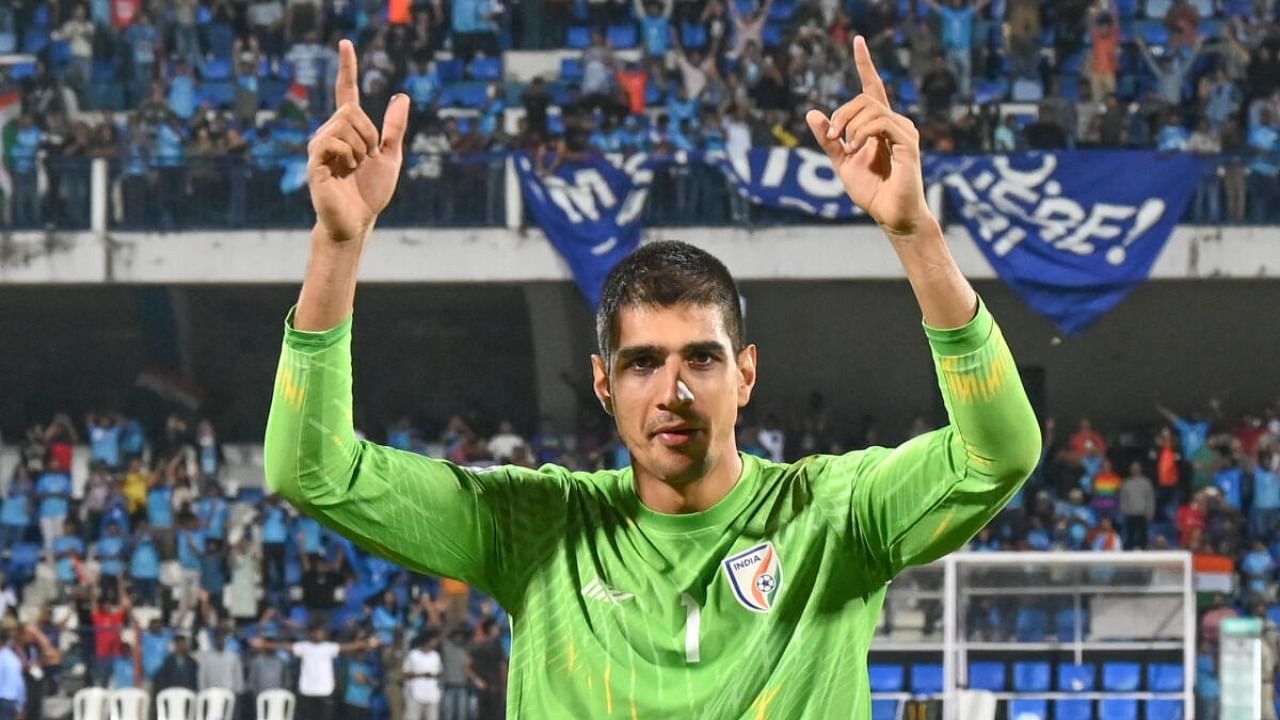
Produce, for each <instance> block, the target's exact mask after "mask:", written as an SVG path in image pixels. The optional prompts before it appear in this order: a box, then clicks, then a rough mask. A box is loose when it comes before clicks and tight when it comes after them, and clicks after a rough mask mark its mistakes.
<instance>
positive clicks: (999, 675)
mask: <svg viewBox="0 0 1280 720" xmlns="http://www.w3.org/2000/svg"><path fill="white" fill-rule="evenodd" d="M1004 685H1005V679H1004V663H1002V662H998V661H997V662H986V661H983V662H971V663H969V687H970V688H972V689H974V690H990V691H992V692H1004Z"/></svg>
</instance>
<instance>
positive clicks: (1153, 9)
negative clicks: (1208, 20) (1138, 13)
mask: <svg viewBox="0 0 1280 720" xmlns="http://www.w3.org/2000/svg"><path fill="white" fill-rule="evenodd" d="M1172 5H1173V0H1147V3H1146V6H1145V7H1144V8H1143V9H1144V11H1145V12H1144V14H1145V15H1146V16H1147V17H1149V18H1151V19H1153V20H1163V19H1164V16H1165V15H1168V14H1169V8H1170V7H1171V6H1172ZM1209 14H1210V15H1212V14H1213V13H1212V12H1210V13H1209Z"/></svg>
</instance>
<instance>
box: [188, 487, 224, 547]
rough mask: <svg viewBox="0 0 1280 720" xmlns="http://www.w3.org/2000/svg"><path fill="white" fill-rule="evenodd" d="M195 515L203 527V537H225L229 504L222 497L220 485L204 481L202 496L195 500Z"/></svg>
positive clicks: (216, 538) (218, 538) (213, 538)
mask: <svg viewBox="0 0 1280 720" xmlns="http://www.w3.org/2000/svg"><path fill="white" fill-rule="evenodd" d="M195 513H196V517H197V518H198V519H199V520H200V526H201V527H203V528H204V533H205V537H207V538H209V539H211V540H226V539H227V517H228V516H229V515H230V513H231V506H230V505H229V504H228V503H227V500H226V498H224V497H222V487H221V486H219V485H218V483H216V482H206V483H205V485H204V497H202V498H200V500H199V501H197V502H196V510H195Z"/></svg>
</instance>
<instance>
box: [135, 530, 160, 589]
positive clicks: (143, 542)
mask: <svg viewBox="0 0 1280 720" xmlns="http://www.w3.org/2000/svg"><path fill="white" fill-rule="evenodd" d="M129 578H130V579H131V580H132V581H133V596H134V597H136V598H137V599H138V601H139V602H142V603H145V604H147V605H155V604H156V601H157V599H158V598H157V594H156V590H157V585H158V583H159V581H160V550H159V548H157V547H156V542H155V538H154V537H152V534H151V530H150V528H148V527H147V524H146V523H140V524H139V526H138V532H137V536H136V538H135V540H134V544H133V551H132V552H131V553H130V554H129Z"/></svg>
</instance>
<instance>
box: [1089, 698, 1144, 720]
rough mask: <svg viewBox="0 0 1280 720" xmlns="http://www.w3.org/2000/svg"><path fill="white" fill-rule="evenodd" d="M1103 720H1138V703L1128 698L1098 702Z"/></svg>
mask: <svg viewBox="0 0 1280 720" xmlns="http://www.w3.org/2000/svg"><path fill="white" fill-rule="evenodd" d="M1098 712H1099V713H1100V714H1101V715H1102V718H1103V720H1138V701H1137V700H1131V699H1128V698H1103V699H1102V700H1100V701H1099V702H1098Z"/></svg>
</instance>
